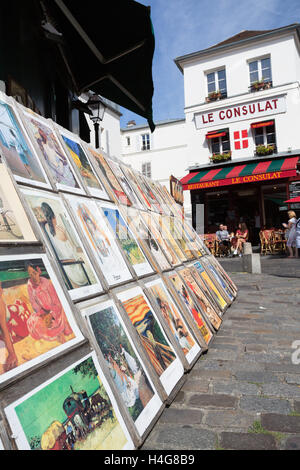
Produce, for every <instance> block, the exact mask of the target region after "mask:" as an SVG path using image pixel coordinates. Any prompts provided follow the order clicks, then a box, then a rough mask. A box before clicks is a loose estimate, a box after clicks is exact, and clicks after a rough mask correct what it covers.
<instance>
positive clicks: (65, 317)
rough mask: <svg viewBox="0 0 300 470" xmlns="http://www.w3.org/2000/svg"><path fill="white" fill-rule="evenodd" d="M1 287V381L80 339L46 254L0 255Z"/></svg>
mask: <svg viewBox="0 0 300 470" xmlns="http://www.w3.org/2000/svg"><path fill="white" fill-rule="evenodd" d="M0 286H1V287H0V331H1V336H0V355H1V360H0V364H1V365H0V383H4V382H7V381H9V380H10V379H12V378H13V377H16V376H17V375H18V374H22V373H23V372H24V371H27V370H29V369H31V368H33V367H34V366H40V365H42V364H43V363H45V362H46V361H47V360H49V359H50V358H54V357H57V356H58V355H59V354H61V353H62V352H64V351H66V350H68V349H70V348H71V347H74V346H75V345H76V344H79V342H81V341H83V336H82V334H81V331H80V330H79V327H78V325H77V322H76V321H75V318H74V316H73V313H72V311H74V308H73V307H71V304H70V303H69V301H68V299H67V297H66V296H65V293H64V290H63V288H62V286H61V285H60V280H59V279H58V277H57V276H56V274H55V272H54V270H53V267H52V266H51V264H50V261H49V260H48V258H47V256H46V255H45V254H27V255H3V256H0ZM22 375H23V374H22Z"/></svg>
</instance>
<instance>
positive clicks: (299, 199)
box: [284, 196, 300, 204]
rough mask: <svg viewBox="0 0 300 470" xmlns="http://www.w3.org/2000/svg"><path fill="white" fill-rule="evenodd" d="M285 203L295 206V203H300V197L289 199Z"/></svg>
mask: <svg viewBox="0 0 300 470" xmlns="http://www.w3.org/2000/svg"><path fill="white" fill-rule="evenodd" d="M284 202H289V203H291V204H293V203H294V202H300V196H297V197H294V198H292V199H288V200H287V201H284Z"/></svg>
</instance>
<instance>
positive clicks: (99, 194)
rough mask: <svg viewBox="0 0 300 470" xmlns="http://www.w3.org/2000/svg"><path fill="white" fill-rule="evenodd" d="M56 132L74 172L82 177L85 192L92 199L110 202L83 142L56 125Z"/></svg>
mask: <svg viewBox="0 0 300 470" xmlns="http://www.w3.org/2000/svg"><path fill="white" fill-rule="evenodd" d="M55 130H56V135H57V136H58V138H59V140H60V143H61V145H62V147H63V148H64V150H65V154H66V155H67V156H68V159H69V161H70V162H71V164H72V166H73V168H74V171H75V172H77V174H78V175H80V176H79V177H80V178H81V181H82V186H84V187H85V192H86V193H87V194H88V195H90V196H92V197H95V198H99V199H104V200H109V199H110V198H109V196H108V194H107V191H106V190H105V187H104V185H103V183H102V182H101V181H100V178H99V176H98V175H97V173H96V171H95V169H94V167H93V165H92V162H91V161H90V158H89V156H88V153H87V151H86V150H85V148H84V144H83V141H82V140H81V139H80V138H79V137H78V136H77V135H76V134H74V133H73V132H70V131H68V130H67V129H65V128H63V127H61V126H59V125H58V124H55Z"/></svg>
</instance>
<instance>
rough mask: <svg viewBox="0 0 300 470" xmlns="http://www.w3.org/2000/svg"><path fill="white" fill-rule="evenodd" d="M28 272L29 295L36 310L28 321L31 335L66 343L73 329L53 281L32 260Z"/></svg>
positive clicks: (35, 337) (28, 264)
mask: <svg viewBox="0 0 300 470" xmlns="http://www.w3.org/2000/svg"><path fill="white" fill-rule="evenodd" d="M27 272H28V274H29V280H28V283H27V290H28V296H29V299H30V302H31V305H32V307H33V310H34V311H33V313H32V314H31V316H30V318H29V319H28V321H27V327H28V330H29V333H30V335H31V336H32V337H33V338H34V339H36V340H39V339H44V340H46V341H58V342H60V343H65V342H66V336H69V335H71V334H72V329H71V327H70V325H69V323H68V320H67V318H66V315H65V312H64V309H63V307H62V305H61V303H60V300H59V298H58V296H57V293H56V291H55V289H54V287H53V285H52V283H51V281H50V280H49V279H46V278H45V277H43V276H41V269H40V268H39V266H35V265H34V264H32V263H30V262H28V263H27Z"/></svg>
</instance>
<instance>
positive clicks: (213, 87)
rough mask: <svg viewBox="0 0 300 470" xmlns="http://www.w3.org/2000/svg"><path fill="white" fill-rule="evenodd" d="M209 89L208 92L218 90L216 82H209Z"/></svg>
mask: <svg viewBox="0 0 300 470" xmlns="http://www.w3.org/2000/svg"><path fill="white" fill-rule="evenodd" d="M207 89H208V93H211V92H212V91H216V85H215V82H214V83H209V84H208V85H207Z"/></svg>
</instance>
